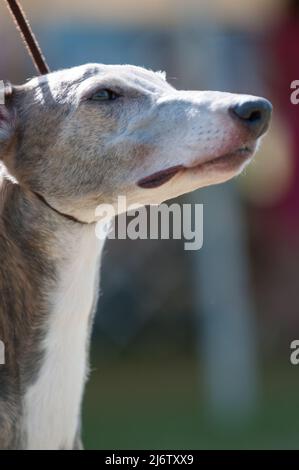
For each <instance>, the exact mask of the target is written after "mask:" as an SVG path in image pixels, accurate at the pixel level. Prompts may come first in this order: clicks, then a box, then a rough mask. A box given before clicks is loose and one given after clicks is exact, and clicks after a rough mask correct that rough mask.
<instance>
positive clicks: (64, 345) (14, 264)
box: [0, 181, 104, 449]
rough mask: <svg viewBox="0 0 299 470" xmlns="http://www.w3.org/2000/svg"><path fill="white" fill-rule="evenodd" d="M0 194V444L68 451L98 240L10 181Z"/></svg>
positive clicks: (88, 228) (89, 228)
mask: <svg viewBox="0 0 299 470" xmlns="http://www.w3.org/2000/svg"><path fill="white" fill-rule="evenodd" d="M1 199H2V202H1V203H0V212H1V214H0V258H1V259H0V289H1V291H2V289H3V292H4V299H3V301H1V303H0V339H1V340H2V341H3V342H4V344H5V348H6V364H5V365H4V366H0V367H4V369H3V371H4V374H3V373H2V372H3V371H1V374H2V378H1V380H4V386H3V387H1V389H0V415H1V420H0V447H4V448H5V447H14V448H15V447H17V446H18V447H23V448H27V449H59V448H63V449H70V448H73V447H74V446H76V445H77V443H76V437H77V436H78V431H79V427H80V407H81V406H80V405H81V400H82V394H83V389H84V382H85V378H86V374H87V357H86V356H87V352H88V343H89V336H90V327H91V324H92V317H93V312H94V309H95V305H96V300H97V295H96V293H97V291H98V272H99V263H100V255H101V252H102V249H103V244H104V242H102V241H99V240H98V239H97V238H96V236H95V225H94V224H90V225H86V224H79V223H77V222H75V221H72V220H69V219H67V218H65V217H64V216H63V215H60V214H58V213H57V212H55V211H53V210H51V208H50V207H48V206H47V205H46V204H44V203H43V201H41V200H40V199H39V198H37V197H36V196H35V195H34V194H33V193H30V192H26V191H24V190H22V189H21V188H20V186H18V185H15V184H12V183H10V182H7V181H5V182H3V183H2V188H1ZM2 389H6V390H8V391H9V393H6V396H5V398H4V397H1V390H2ZM4 401H5V402H4ZM5 410H6V411H5ZM8 410H9V411H8ZM11 410H13V413H12V411H11ZM1 413H2V414H4V416H2V414H1ZM12 415H13V416H14V419H12ZM2 422H3V423H5V426H6V428H5V432H4V431H3V430H2V429H1V423H2ZM2 436H5V437H2ZM1 439H3V440H4V439H5V442H1Z"/></svg>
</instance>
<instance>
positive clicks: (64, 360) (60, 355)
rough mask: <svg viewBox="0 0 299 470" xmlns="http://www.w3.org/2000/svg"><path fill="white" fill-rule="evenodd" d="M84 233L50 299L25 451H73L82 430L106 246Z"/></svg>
mask: <svg viewBox="0 0 299 470" xmlns="http://www.w3.org/2000/svg"><path fill="white" fill-rule="evenodd" d="M84 230H85V233H84V234H81V235H82V236H81V237H80V239H79V238H78V239H77V243H76V242H74V240H72V242H73V243H72V244H71V246H72V249H71V250H70V251H71V253H69V254H68V257H69V256H70V258H69V262H68V263H67V262H66V261H64V262H63V263H62V264H63V266H62V267H61V269H60V282H59V285H58V287H57V289H56V290H55V292H52V293H51V294H50V300H51V305H52V307H51V311H50V314H49V323H48V329H47V333H46V337H45V340H44V342H43V346H44V349H45V357H44V360H43V364H42V367H41V370H40V371H39V375H38V379H37V381H36V382H35V383H34V384H33V385H32V386H31V387H30V388H29V389H28V391H27V392H26V395H25V401H24V411H25V420H24V421H25V423H26V429H25V432H26V434H27V449H59V448H62V447H63V448H64V449H71V448H72V446H73V444H74V439H75V435H76V432H77V430H78V424H79V417H80V405H81V400H82V394H83V389H84V383H85V376H86V354H87V335H88V327H89V318H90V312H91V308H92V306H93V301H94V294H95V292H94V291H95V280H96V279H97V269H98V265H99V263H98V261H99V254H100V252H101V249H102V246H103V242H99V240H97V239H96V237H95V232H94V228H93V227H90V228H89V227H88V228H87V229H86V228H84ZM82 232H83V230H82ZM86 232H87V233H86ZM65 247H66V249H68V246H67V243H66V244H65Z"/></svg>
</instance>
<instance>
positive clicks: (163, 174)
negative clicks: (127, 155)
mask: <svg viewBox="0 0 299 470" xmlns="http://www.w3.org/2000/svg"><path fill="white" fill-rule="evenodd" d="M183 169H184V167H183V166H182V165H177V166H173V167H172V168H168V169H167V170H162V171H158V172H157V173H154V174H153V175H151V176H147V177H146V178H143V179H141V180H139V181H138V183H137V184H138V186H139V187H140V188H144V189H150V188H158V187H159V186H162V185H163V184H165V183H167V181H169V180H170V179H171V178H172V177H173V176H174V175H176V174H177V173H178V172H179V171H181V170H183Z"/></svg>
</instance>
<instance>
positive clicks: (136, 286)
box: [0, 0, 299, 449]
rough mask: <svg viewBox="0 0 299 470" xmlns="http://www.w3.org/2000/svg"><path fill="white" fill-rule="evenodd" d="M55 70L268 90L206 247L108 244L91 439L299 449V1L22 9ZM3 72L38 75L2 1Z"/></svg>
mask: <svg viewBox="0 0 299 470" xmlns="http://www.w3.org/2000/svg"><path fill="white" fill-rule="evenodd" d="M22 3H23V6H24V8H25V10H26V11H27V13H28V16H29V18H30V19H31V21H32V25H33V28H34V30H35V32H36V34H37V36H38V38H39V40H40V42H41V45H42V47H43V49H44V52H45V55H46V57H47V59H48V62H49V64H50V66H51V68H52V69H53V70H54V69H57V68H61V67H68V66H73V65H78V64H80V63H84V62H104V63H133V64H138V65H142V66H146V67H149V68H152V69H155V70H156V69H158V70H165V71H166V72H167V77H168V80H169V81H170V82H171V83H172V84H173V85H174V86H176V87H178V88H188V89H189V88H190V89H214V90H215V89H216V90H225V91H232V92H244V93H249V94H257V95H263V96H265V97H267V98H269V99H270V100H271V101H272V102H273V104H274V111H275V112H274V119H273V124H272V128H271V130H270V132H269V133H268V135H267V137H266V138H265V139H264V141H263V145H262V147H261V150H260V152H259V153H258V155H257V157H256V158H255V160H254V162H253V163H252V164H251V165H250V167H249V168H248V169H247V170H246V172H245V174H244V175H242V176H241V177H239V178H238V180H236V181H233V182H231V183H228V184H225V185H222V186H219V187H214V188H208V189H204V190H199V191H196V192H195V193H193V194H191V195H187V196H185V197H183V198H180V199H179V202H191V203H196V202H197V203H203V204H204V246H203V248H202V249H201V250H200V251H198V252H196V253H194V252H186V251H184V247H183V241H178V240H170V241H158V240H157V241H154V240H151V241H149V240H146V241H134V242H132V241H128V240H119V241H109V242H108V243H107V246H106V250H105V256H104V265H103V269H102V279H101V296H100V302H99V307H98V313H97V316H96V322H95V328H94V335H93V342H92V354H91V373H90V378H89V382H88V385H87V390H86V394H85V398H84V420H83V436H84V444H85V446H86V447H87V448H92V449H101V448H105V449H127V448H131V449H133V448H134V449H141V448H143V449H153V448H155V449H239V448H246V449H253V448H258V449H289V448H299V407H298V392H299V366H298V368H297V367H296V366H293V365H291V363H290V343H291V341H292V340H294V339H297V338H298V337H299V295H298V285H299V284H298V279H299V163H298V162H299V105H298V106H295V105H292V104H291V102H290V93H291V90H290V84H291V82H292V81H293V80H296V79H297V80H298V79H299V57H298V56H299V48H298V43H299V1H296V0H291V1H286V0H251V2H245V1H242V2H235V1H233V0H210V1H206V0H201V1H199V0H197V1H196V0H185V1H184V2H180V1H179V0H159V1H158V0H143V1H142V2H139V3H136V2H135V1H133V0H101V1H98V0H97V1H96V0H85V1H84V2H82V1H79V0H78V1H77V0H73V1H71V0H62V1H61V0H60V1H57V0H53V1H51V2H41V1H37V0H23V2H22ZM0 40H1V48H0V76H1V79H9V80H11V81H14V82H15V83H21V82H23V81H24V80H26V79H27V78H28V77H30V76H32V75H34V70H33V68H32V64H31V62H30V59H29V58H28V56H27V54H26V53H25V51H24V48H23V45H22V43H21V41H20V39H19V37H18V34H17V33H16V31H15V28H14V25H13V23H12V20H11V18H10V16H9V14H8V12H7V11H6V9H5V6H4V2H1V4H0Z"/></svg>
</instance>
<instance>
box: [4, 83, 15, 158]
mask: <svg viewBox="0 0 299 470" xmlns="http://www.w3.org/2000/svg"><path fill="white" fill-rule="evenodd" d="M12 101H13V87H12V86H11V84H10V83H7V82H6V83H4V82H2V81H0V159H1V160H2V159H3V157H4V154H5V151H6V149H7V147H8V145H9V143H10V142H11V139H12V137H13V136H14V134H15V129H16V112H15V109H14V107H13V103H12Z"/></svg>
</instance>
